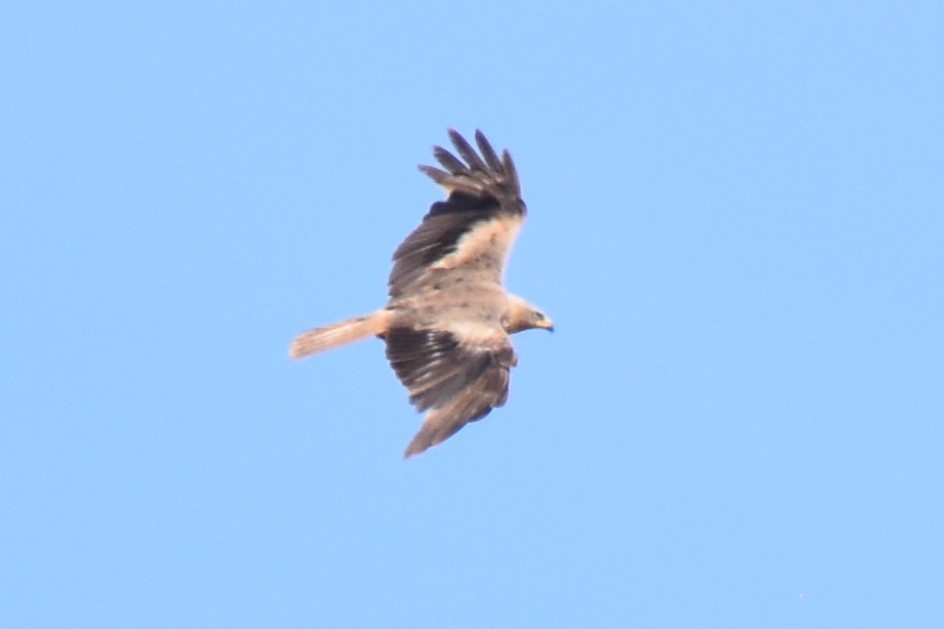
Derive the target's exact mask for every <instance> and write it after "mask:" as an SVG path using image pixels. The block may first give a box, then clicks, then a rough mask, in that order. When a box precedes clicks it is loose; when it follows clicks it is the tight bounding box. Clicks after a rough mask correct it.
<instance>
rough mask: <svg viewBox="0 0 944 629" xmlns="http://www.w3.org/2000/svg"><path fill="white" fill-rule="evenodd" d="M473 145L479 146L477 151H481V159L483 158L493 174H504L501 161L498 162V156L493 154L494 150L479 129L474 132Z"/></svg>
mask: <svg viewBox="0 0 944 629" xmlns="http://www.w3.org/2000/svg"><path fill="white" fill-rule="evenodd" d="M475 143H476V144H478V145H479V151H481V153H482V157H484V158H485V162H486V163H487V164H488V167H489V168H490V169H492V170H494V171H495V172H499V173H502V172H504V166H503V165H502V163H501V161H499V159H498V154H497V153H495V149H494V148H492V145H491V143H490V142H489V141H488V138H486V137H485V134H484V133H482V131H481V129H476V130H475Z"/></svg>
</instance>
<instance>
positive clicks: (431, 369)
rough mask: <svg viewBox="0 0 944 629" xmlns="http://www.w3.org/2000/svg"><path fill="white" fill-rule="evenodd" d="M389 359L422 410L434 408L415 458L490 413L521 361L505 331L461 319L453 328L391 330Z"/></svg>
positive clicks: (417, 440)
mask: <svg viewBox="0 0 944 629" xmlns="http://www.w3.org/2000/svg"><path fill="white" fill-rule="evenodd" d="M385 339H386V341H387V358H388V359H389V360H390V364H391V366H392V367H393V369H394V371H395V372H396V374H397V377H399V378H400V381H401V382H402V383H403V385H404V386H405V387H406V388H407V389H408V390H409V392H410V401H411V402H412V403H413V404H414V405H415V406H416V408H417V409H418V410H421V411H426V410H428V411H430V412H429V414H428V415H427V416H426V419H425V420H424V421H423V426H422V428H421V429H420V431H419V432H418V433H417V434H416V436H415V437H414V438H413V441H412V442H411V443H410V445H409V446H408V447H407V450H406V453H405V455H406V456H407V457H409V456H413V455H415V454H419V453H420V452H423V451H424V450H426V449H427V448H429V447H431V446H434V445H436V444H438V443H441V442H442V441H444V440H446V439H448V438H449V437H451V436H452V435H454V434H455V433H456V432H458V431H459V429H461V428H462V427H463V426H465V425H466V424H467V423H469V422H472V421H475V420H477V419H481V418H483V417H485V416H486V415H488V413H489V412H491V410H492V409H493V408H495V407H498V406H501V405H502V404H504V403H505V400H506V399H507V398H508V376H509V371H510V370H511V368H512V367H513V366H514V365H515V363H516V362H517V358H516V356H515V350H514V348H513V347H512V345H511V340H510V339H509V338H508V336H507V335H506V334H505V333H504V332H503V331H502V330H500V329H494V328H491V327H490V326H487V325H485V324H471V323H467V322H466V323H461V324H456V325H454V327H453V329H451V330H450V329H435V330H433V329H427V330H416V329H413V328H408V327H401V328H392V329H390V330H388V331H387V333H386V335H385Z"/></svg>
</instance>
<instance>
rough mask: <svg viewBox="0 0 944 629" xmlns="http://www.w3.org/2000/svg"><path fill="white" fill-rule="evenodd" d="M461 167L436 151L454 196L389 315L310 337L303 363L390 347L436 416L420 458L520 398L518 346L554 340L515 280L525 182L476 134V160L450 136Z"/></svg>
mask: <svg viewBox="0 0 944 629" xmlns="http://www.w3.org/2000/svg"><path fill="white" fill-rule="evenodd" d="M448 135H449V139H450V140H451V142H452V145H453V146H454V147H455V152H456V153H457V154H458V157H457V156H456V155H455V154H453V153H451V152H450V151H448V150H446V149H444V148H442V147H441V146H434V147H433V156H434V157H435V158H436V161H438V162H439V165H440V166H441V168H440V167H434V166H428V165H420V166H419V169H420V170H421V171H422V172H423V173H425V174H426V175H427V176H429V177H430V178H431V179H432V180H433V181H434V182H435V183H437V184H438V185H439V186H440V187H442V188H443V189H444V190H445V192H446V197H445V200H442V201H437V202H435V203H433V204H432V206H431V207H430V209H429V211H428V212H427V213H426V215H425V216H424V217H423V220H422V222H421V223H420V224H419V226H418V227H416V229H414V230H413V231H412V232H411V233H410V234H409V235H408V236H407V237H406V239H405V240H404V241H403V242H402V244H400V246H399V247H398V248H397V249H396V251H395V252H394V254H393V270H392V271H391V273H390V276H389V279H388V282H387V288H388V291H387V292H388V297H389V299H388V301H387V305H386V306H384V307H383V308H380V309H379V310H376V311H374V312H372V313H370V314H367V315H362V316H357V317H352V318H350V319H347V320H345V321H341V322H339V323H334V324H331V325H327V326H323V327H319V328H315V329H312V330H308V331H307V332H303V333H301V334H299V335H298V336H297V337H296V338H295V339H294V341H293V342H292V344H291V346H290V348H289V356H290V357H291V358H292V359H301V358H305V357H308V356H312V355H314V354H318V353H320V352H324V351H326V350H330V349H334V348H337V347H341V346H343V345H347V344H349V343H354V342H356V341H361V340H363V339H367V338H369V337H379V338H380V339H382V340H383V341H384V342H385V343H386V357H387V360H388V361H389V362H390V365H391V367H393V370H394V372H395V373H396V375H397V377H398V378H399V380H400V382H401V383H402V384H403V386H404V387H406V389H407V391H408V393H409V399H410V402H411V403H412V404H413V405H414V406H415V407H416V409H417V411H419V412H426V415H425V418H424V419H423V423H422V425H421V426H420V429H419V431H418V432H417V433H416V435H415V436H414V437H413V439H412V440H411V441H410V443H409V445H408V446H407V448H406V451H405V452H404V457H405V458H410V457H413V456H415V455H417V454H420V453H422V452H424V451H426V450H427V449H429V448H431V447H433V446H436V445H438V444H440V443H442V442H443V441H445V440H446V439H448V438H449V437H451V436H453V435H455V434H456V433H457V432H458V431H459V430H461V429H462V428H463V427H464V426H465V425H466V424H468V423H470V422H474V421H478V420H480V419H482V418H484V417H485V416H486V415H488V414H489V413H490V412H491V411H492V410H493V409H495V408H498V407H500V406H503V405H504V404H505V402H506V400H507V399H508V386H509V376H510V372H511V369H512V367H514V366H516V365H517V363H518V356H517V354H516V352H515V349H514V346H513V345H512V342H511V335H512V334H516V333H518V332H523V331H525V330H530V329H544V330H548V331H551V332H553V330H554V325H553V323H552V321H551V319H550V318H549V317H548V316H547V315H546V314H545V313H544V312H543V311H542V310H541V309H540V308H538V307H537V306H535V305H533V304H531V303H530V302H528V301H526V300H525V299H523V298H521V297H518V296H517V295H513V294H511V293H509V292H508V291H507V290H506V289H505V286H504V270H505V266H506V263H507V261H508V257H509V254H510V252H511V248H512V245H513V244H514V241H515V238H516V236H517V235H518V231H519V230H520V229H521V225H522V223H523V222H524V219H525V216H526V215H527V206H526V205H525V202H524V200H523V199H522V197H521V186H520V183H519V180H518V172H517V170H516V168H515V164H514V162H513V161H512V159H511V155H510V154H509V153H508V151H507V150H505V151H503V152H502V154H501V157H499V155H498V153H496V152H495V150H494V149H493V148H492V145H491V144H490V143H489V141H488V140H487V139H486V137H485V135H484V134H483V133H482V132H481V131H479V130H477V131H476V132H475V143H476V145H477V147H478V151H476V150H475V149H474V148H473V147H472V145H471V144H470V143H469V142H468V141H467V140H466V139H465V138H464V137H463V136H462V135H460V134H459V133H458V132H457V131H456V130H454V129H449V130H448Z"/></svg>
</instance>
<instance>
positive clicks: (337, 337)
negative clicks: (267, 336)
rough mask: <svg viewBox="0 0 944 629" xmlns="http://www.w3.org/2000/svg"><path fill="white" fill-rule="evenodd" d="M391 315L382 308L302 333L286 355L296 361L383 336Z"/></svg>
mask: <svg viewBox="0 0 944 629" xmlns="http://www.w3.org/2000/svg"><path fill="white" fill-rule="evenodd" d="M392 315H393V313H392V312H391V311H390V310H387V309H386V308H383V309H381V310H378V311H376V312H374V313H371V314H369V315H364V316H363V317H352V318H350V319H348V320H347V321H341V322H340V323H335V324H332V325H326V326H324V327H323V328H315V329H314V330H308V331H307V332H302V333H301V334H299V335H298V336H297V337H295V340H294V341H292V346H291V347H290V348H289V350H288V355H289V356H291V357H292V358H293V359H295V360H298V359H299V358H306V357H308V356H311V355H312V354H317V353H319V352H324V351H326V350H329V349H334V348H335V347H341V346H342V345H347V344H349V343H354V342H356V341H362V340H364V339H366V338H368V337H370V336H377V335H380V334H384V333H385V332H386V331H387V326H388V325H389V324H390V319H391V316H392Z"/></svg>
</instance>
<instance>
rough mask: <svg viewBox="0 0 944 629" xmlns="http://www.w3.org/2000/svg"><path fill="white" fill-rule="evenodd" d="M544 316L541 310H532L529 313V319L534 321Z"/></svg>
mask: <svg viewBox="0 0 944 629" xmlns="http://www.w3.org/2000/svg"><path fill="white" fill-rule="evenodd" d="M545 318H546V317H545V316H544V313H543V312H538V311H537V310H535V311H534V312H532V313H531V319H532V320H534V321H544V319H545Z"/></svg>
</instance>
